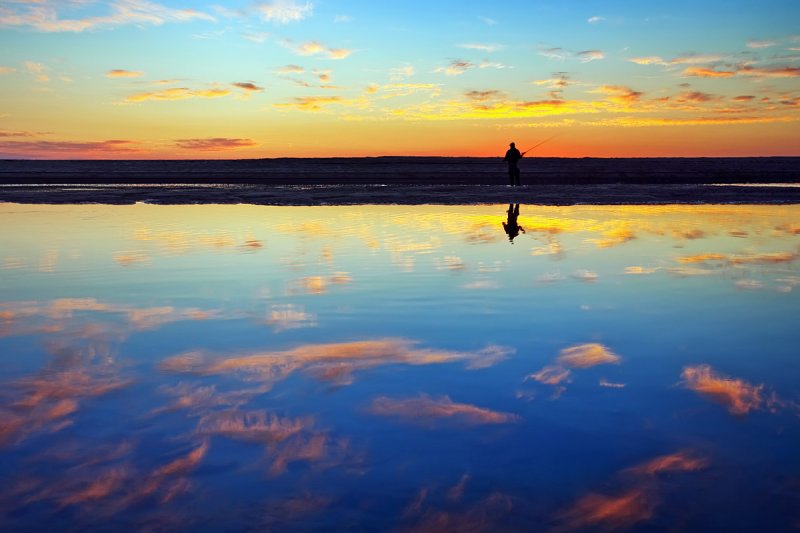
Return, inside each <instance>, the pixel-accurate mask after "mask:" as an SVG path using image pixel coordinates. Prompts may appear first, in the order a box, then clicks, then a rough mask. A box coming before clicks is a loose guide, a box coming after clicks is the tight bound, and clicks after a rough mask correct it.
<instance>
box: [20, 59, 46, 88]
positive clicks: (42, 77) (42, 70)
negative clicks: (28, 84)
mask: <svg viewBox="0 0 800 533" xmlns="http://www.w3.org/2000/svg"><path fill="white" fill-rule="evenodd" d="M25 70H27V71H28V72H30V73H31V74H33V76H34V77H35V78H36V81H38V82H39V83H47V82H48V81H50V76H48V75H47V70H48V68H47V67H46V66H45V65H43V64H42V63H37V62H35V61H26V62H25Z"/></svg>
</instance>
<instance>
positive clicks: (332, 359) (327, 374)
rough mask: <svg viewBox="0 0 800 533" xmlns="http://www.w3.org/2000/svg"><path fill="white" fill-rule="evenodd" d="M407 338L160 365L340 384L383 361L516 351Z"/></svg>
mask: <svg viewBox="0 0 800 533" xmlns="http://www.w3.org/2000/svg"><path fill="white" fill-rule="evenodd" d="M417 344H418V343H417V342H416V341H412V340H408V339H391V338H390V339H377V340H368V341H356V342H345V343H338V344H337V343H334V344H307V345H302V346H299V347H297V348H293V349H291V350H286V351H278V352H260V353H255V354H250V355H243V356H236V357H228V358H218V357H213V356H209V355H207V354H203V353H200V352H188V353H184V354H180V355H176V356H173V357H170V358H168V359H165V360H164V361H162V362H161V364H160V368H161V369H162V370H166V371H169V372H181V373H192V374H200V375H215V374H241V375H244V376H246V377H247V378H248V379H254V380H258V381H261V382H264V383H275V382H278V381H281V380H283V379H285V378H286V377H287V376H289V375H290V374H291V373H293V372H295V371H305V372H306V373H308V374H310V375H312V376H314V377H316V378H318V379H321V380H326V381H330V380H333V381H334V382H336V383H338V384H342V385H344V384H349V383H350V382H352V374H353V373H354V372H356V371H359V370H364V369H367V368H372V367H375V366H380V365H387V364H407V365H430V364H443V363H454V362H463V363H465V364H466V365H467V368H469V369H480V368H486V367H487V366H491V365H492V364H494V363H496V362H498V361H500V360H502V359H503V358H505V357H507V356H508V355H510V354H512V353H514V350H513V349H511V348H507V347H503V346H498V345H489V346H487V347H486V348H484V349H483V350H479V351H476V352H454V351H446V350H434V349H426V348H417V347H416V345H417Z"/></svg>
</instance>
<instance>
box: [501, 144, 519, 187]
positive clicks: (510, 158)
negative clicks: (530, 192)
mask: <svg viewBox="0 0 800 533" xmlns="http://www.w3.org/2000/svg"><path fill="white" fill-rule="evenodd" d="M509 146H510V148H509V149H508V151H507V152H506V156H505V157H504V158H503V161H505V162H506V163H508V179H509V180H510V181H511V185H519V184H520V183H519V167H518V166H517V163H518V162H519V160H520V159H522V154H521V153H519V150H517V147H516V146H515V145H514V143H511V144H510V145H509Z"/></svg>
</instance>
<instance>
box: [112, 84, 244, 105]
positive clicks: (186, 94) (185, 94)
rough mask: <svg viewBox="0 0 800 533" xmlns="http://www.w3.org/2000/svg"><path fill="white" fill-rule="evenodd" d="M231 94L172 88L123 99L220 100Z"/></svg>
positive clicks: (142, 100) (219, 91) (131, 100)
mask: <svg viewBox="0 0 800 533" xmlns="http://www.w3.org/2000/svg"><path fill="white" fill-rule="evenodd" d="M230 93H231V91H230V89H222V88H218V87H215V88H210V89H189V88H187V87H172V88H170V89H163V90H160V91H146V92H141V93H136V94H132V95H130V96H127V97H125V102H128V103H136V102H146V101H150V100H152V101H170V100H186V99H189V98H220V97H223V96H227V95H229V94H230Z"/></svg>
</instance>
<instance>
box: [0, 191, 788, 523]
mask: <svg viewBox="0 0 800 533" xmlns="http://www.w3.org/2000/svg"><path fill="white" fill-rule="evenodd" d="M509 211H510V213H509ZM519 211H520V213H519V215H518V218H516V219H515V215H516V211H515V207H514V206H511V209H510V210H509V206H508V205H488V206H455V207H453V206H450V207H441V206H438V207H436V206H418V207H410V206H358V207H355V206H340V207H313V208H303V207H264V206H219V205H204V206H156V205H144V204H137V205H129V206H96V205H61V206H45V205H35V206H32V205H17V204H0V228H2V230H0V269H1V270H0V383H1V386H0V479H2V484H0V528H2V529H3V530H5V531H16V530H36V531H43V530H63V529H66V530H84V529H87V528H91V529H130V528H134V529H141V530H185V529H193V530H209V531H212V530H213V531H217V530H240V529H275V530H308V529H335V530H342V529H352V530H359V531H360V530H395V529H399V530H406V529H410V530H423V531H424V530H430V531H480V530H495V531H496V530H503V531H514V530H519V531H542V530H555V531H567V530H602V531H605V530H641V531H653V530H668V531H675V530H687V531H688V530H691V531H710V530H743V531H789V530H794V529H796V528H797V527H798V526H800V455H799V454H798V453H797V450H798V449H800V417H799V416H798V415H799V414H800V409H799V408H798V403H797V402H798V400H800V393H799V392H798V391H799V390H800V389H799V386H800V365H798V361H797V357H798V345H799V344H800V328H798V310H800V268H799V267H798V259H800V224H799V223H798V221H799V220H800V207H798V206H611V207H605V206H575V207H542V206H534V205H522V206H521V207H520V208H519ZM520 226H521V228H519V227H520ZM511 238H513V242H510V239H511Z"/></svg>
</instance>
